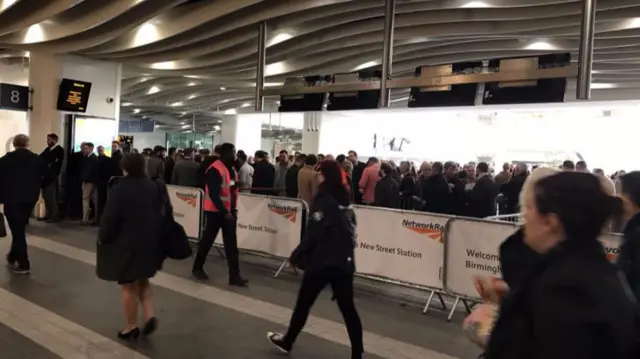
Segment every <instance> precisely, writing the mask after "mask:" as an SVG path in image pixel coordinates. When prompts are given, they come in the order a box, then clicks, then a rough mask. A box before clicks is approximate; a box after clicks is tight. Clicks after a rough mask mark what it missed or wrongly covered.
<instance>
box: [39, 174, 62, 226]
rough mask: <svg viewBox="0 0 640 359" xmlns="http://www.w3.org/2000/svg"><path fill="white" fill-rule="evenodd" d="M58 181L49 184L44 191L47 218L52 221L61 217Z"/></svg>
mask: <svg viewBox="0 0 640 359" xmlns="http://www.w3.org/2000/svg"><path fill="white" fill-rule="evenodd" d="M59 192H60V191H59V190H58V180H57V179H56V180H55V181H53V182H52V183H49V184H48V185H46V186H45V187H44V188H43V189H42V198H43V199H44V205H45V208H46V209H47V217H48V218H51V219H58V218H59V216H60V212H59V209H58V208H59V207H58V200H59V197H58V193H59Z"/></svg>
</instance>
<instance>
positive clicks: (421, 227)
mask: <svg viewBox="0 0 640 359" xmlns="http://www.w3.org/2000/svg"><path fill="white" fill-rule="evenodd" d="M402 226H403V227H404V228H406V229H408V230H410V231H412V232H415V233H418V234H424V235H426V236H427V237H429V238H431V239H433V240H434V241H438V242H440V243H442V242H443V241H444V239H443V237H442V232H443V231H444V226H441V225H439V224H437V223H421V222H416V221H413V220H410V219H403V220H402Z"/></svg>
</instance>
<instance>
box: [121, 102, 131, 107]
mask: <svg viewBox="0 0 640 359" xmlns="http://www.w3.org/2000/svg"><path fill="white" fill-rule="evenodd" d="M131 105H133V104H132V103H131V102H123V103H121V104H120V106H122V107H127V106H131Z"/></svg>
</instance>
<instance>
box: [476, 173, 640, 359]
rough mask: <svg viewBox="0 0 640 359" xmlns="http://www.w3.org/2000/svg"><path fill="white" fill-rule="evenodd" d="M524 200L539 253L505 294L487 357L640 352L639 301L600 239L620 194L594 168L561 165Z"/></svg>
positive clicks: (550, 358) (625, 358) (586, 357)
mask: <svg viewBox="0 0 640 359" xmlns="http://www.w3.org/2000/svg"><path fill="white" fill-rule="evenodd" d="M523 206H524V208H523V214H524V219H525V220H524V223H525V225H524V242H525V243H526V244H527V245H528V246H529V247H531V248H532V249H533V250H534V251H536V252H537V253H539V254H540V258H539V259H537V260H536V261H535V262H534V263H533V265H532V268H531V271H530V272H529V273H528V274H526V275H525V276H523V277H522V278H520V279H519V282H518V285H517V286H516V287H515V288H510V293H509V294H508V295H507V297H506V298H504V300H503V302H502V304H501V308H500V314H499V317H498V320H497V322H496V325H495V327H494V329H493V332H492V334H491V337H490V339H489V344H488V347H487V350H486V352H485V358H486V359H543V358H544V359H604V358H606V359H631V358H637V352H636V350H637V348H636V345H637V344H636V343H637V338H638V333H637V329H636V326H635V320H634V318H635V311H636V308H635V303H634V301H633V299H632V298H631V297H630V296H629V295H628V293H627V291H626V287H625V283H624V282H623V281H622V280H621V278H620V276H619V275H618V271H617V268H616V267H615V266H614V265H613V264H611V263H610V262H609V261H608V260H607V258H606V256H605V253H604V249H603V248H602V245H601V244H600V243H599V242H598V236H599V234H600V232H601V230H602V229H603V228H604V226H605V224H606V222H607V221H608V220H609V218H610V217H611V216H612V215H615V214H617V213H619V212H620V210H621V207H622V206H621V201H620V200H619V199H618V198H615V197H610V196H608V195H607V194H606V193H604V192H603V189H602V187H601V184H600V181H599V179H598V178H597V177H595V176H593V175H591V174H588V173H577V172H562V173H559V174H555V175H552V176H549V177H547V178H544V179H541V180H540V181H539V182H538V183H536V184H535V187H534V190H533V191H530V192H529V193H528V194H527V196H526V198H524V203H523Z"/></svg>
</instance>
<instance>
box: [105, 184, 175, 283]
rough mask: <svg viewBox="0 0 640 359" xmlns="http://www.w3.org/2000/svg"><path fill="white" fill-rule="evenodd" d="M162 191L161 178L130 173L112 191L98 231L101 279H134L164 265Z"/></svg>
mask: <svg viewBox="0 0 640 359" xmlns="http://www.w3.org/2000/svg"><path fill="white" fill-rule="evenodd" d="M160 191H166V187H165V185H164V183H163V182H161V181H157V182H155V181H152V180H150V179H148V178H132V177H130V176H127V177H124V178H123V179H122V181H120V182H119V183H118V184H117V185H115V186H114V187H113V189H112V190H111V191H110V192H109V198H108V200H107V203H106V205H105V208H104V214H103V216H102V221H101V223H100V231H99V233H98V248H97V253H96V255H97V264H96V273H97V275H98V277H99V278H100V279H103V280H106V281H117V282H132V281H136V280H140V279H148V278H151V277H153V276H154V275H155V274H156V272H157V271H158V270H160V269H161V267H162V262H163V260H164V255H163V253H162V248H161V244H160V228H161V220H162V218H161V215H160V210H159V208H160V206H161V197H160ZM168 210H170V211H172V210H173V209H171V208H169V209H168Z"/></svg>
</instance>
